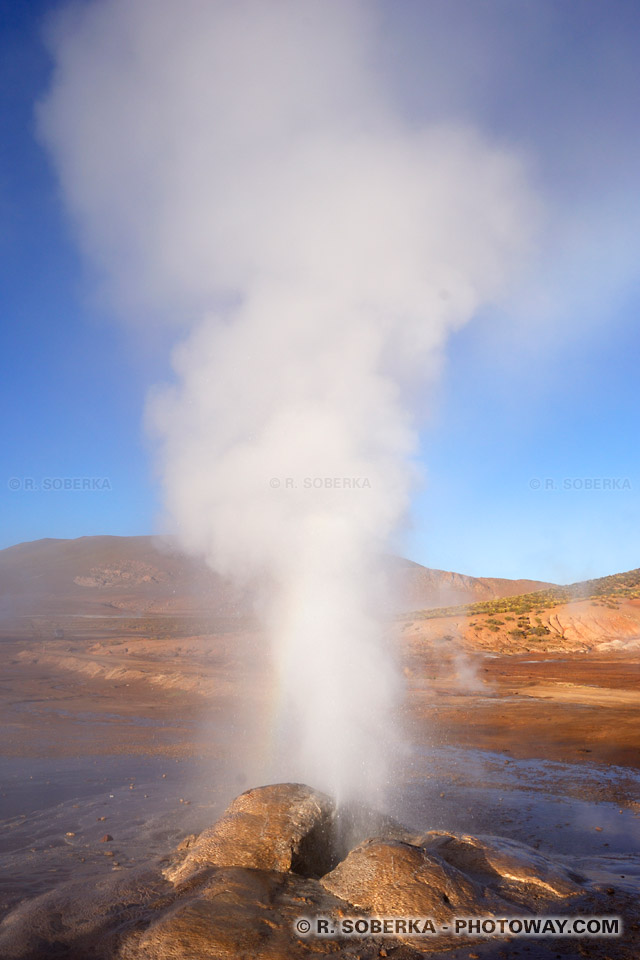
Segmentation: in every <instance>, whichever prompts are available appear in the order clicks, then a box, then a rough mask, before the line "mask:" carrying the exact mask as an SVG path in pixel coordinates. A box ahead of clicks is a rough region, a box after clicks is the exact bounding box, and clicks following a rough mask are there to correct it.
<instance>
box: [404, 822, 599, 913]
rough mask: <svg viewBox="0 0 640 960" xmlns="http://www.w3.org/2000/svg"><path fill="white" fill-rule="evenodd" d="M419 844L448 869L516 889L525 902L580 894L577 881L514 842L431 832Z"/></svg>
mask: <svg viewBox="0 0 640 960" xmlns="http://www.w3.org/2000/svg"><path fill="white" fill-rule="evenodd" d="M421 844H422V845H423V846H425V848H426V849H427V850H429V852H431V853H435V854H436V855H437V856H439V857H440V858H442V859H443V860H445V861H446V862H447V863H449V864H451V866H453V867H456V868H457V869H458V870H461V871H463V872H464V873H466V874H467V875H469V876H472V877H474V878H475V879H481V880H482V881H483V882H485V883H486V884H488V885H489V886H492V887H493V888H494V889H497V890H499V891H503V890H506V889H507V888H508V889H509V891H510V894H511V895H512V894H513V892H514V887H520V888H521V890H522V893H523V894H524V895H525V896H527V897H528V898H529V899H531V897H532V896H533V897H534V898H535V899H538V898H540V897H542V898H558V897H571V896H575V895H576V894H578V893H580V892H581V887H580V886H579V882H578V881H579V880H580V879H581V878H579V877H575V876H573V875H571V873H570V872H569V871H568V870H567V869H566V868H565V867H563V866H562V864H560V863H556V862H553V861H551V860H550V859H549V858H548V857H545V856H543V855H542V854H540V853H538V852H537V851H536V850H532V849H531V848H530V847H525V846H524V845H523V844H521V843H517V842H516V841H515V840H507V839H500V840H498V839H497V838H494V837H492V838H487V837H471V836H466V835H463V836H456V835H455V834H452V833H446V832H443V831H438V830H433V831H431V832H430V833H427V834H425V835H424V836H423V837H422V838H421Z"/></svg>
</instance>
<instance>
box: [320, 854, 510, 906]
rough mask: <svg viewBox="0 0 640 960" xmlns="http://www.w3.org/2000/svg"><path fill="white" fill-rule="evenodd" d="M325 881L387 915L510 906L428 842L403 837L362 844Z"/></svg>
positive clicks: (332, 889) (331, 888) (353, 900)
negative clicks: (432, 849) (427, 847)
mask: <svg viewBox="0 0 640 960" xmlns="http://www.w3.org/2000/svg"><path fill="white" fill-rule="evenodd" d="M320 883H321V885H322V886H323V887H324V889H325V890H328V891H329V892H330V893H333V894H335V896H337V897H340V898H341V899H342V900H346V901H347V902H348V903H350V904H352V905H353V906H354V907H358V909H360V910H363V911H366V912H371V913H373V914H378V915H384V916H399V917H408V916H422V917H432V918H434V919H436V920H446V919H449V918H450V917H452V916H454V915H458V916H460V915H465V916H466V915H469V914H473V913H478V912H483V913H485V914H488V913H491V912H493V911H494V910H497V909H502V910H504V909H505V908H506V907H507V906H508V904H506V903H505V902H504V901H502V900H501V899H500V898H499V897H498V896H497V895H495V894H494V893H493V892H491V891H490V890H489V889H488V888H486V887H485V886H483V885H481V884H479V883H477V882H475V881H474V880H471V879H469V878H468V877H466V876H465V875H464V874H463V873H462V872H461V871H460V870H457V869H456V868H455V867H453V866H451V865H450V864H448V863H447V862H446V861H444V860H441V859H440V858H439V857H437V856H436V855H434V854H430V853H428V852H427V851H426V850H425V849H424V848H423V847H420V846H414V845H413V844H410V843H406V842H401V841H397V840H391V841H389V840H386V841H381V840H368V841H366V842H365V843H362V844H360V846H358V847H356V849H355V850H352V851H351V853H349V855H348V856H347V858H346V859H345V860H343V861H342V863H340V864H338V866H337V867H336V868H335V870H332V871H331V872H330V873H328V874H327V875H326V876H325V877H323V878H322V879H321V881H320Z"/></svg>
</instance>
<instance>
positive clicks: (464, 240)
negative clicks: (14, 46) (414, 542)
mask: <svg viewBox="0 0 640 960" xmlns="http://www.w3.org/2000/svg"><path fill="white" fill-rule="evenodd" d="M373 10H374V8H373V6H372V4H371V3H370V2H369V3H358V2H351V0H268V2H265V0H214V2H212V0H186V2H185V0H180V2H178V0H105V2H100V3H92V4H89V5H87V6H83V7H82V8H77V7H75V8H73V9H72V10H71V11H70V12H69V13H67V14H66V15H65V16H64V17H62V18H60V19H59V20H58V21H57V24H56V27H55V29H54V30H53V32H52V34H51V46H52V50H53V54H54V59H55V65H56V72H55V75H54V79H53V82H52V86H51V90H50V93H49V95H48V96H47V99H46V101H45V102H44V104H43V105H42V106H41V110H40V114H39V117H40V128H41V131H42V135H43V137H44V138H45V140H46V143H47V145H48V147H49V149H50V150H51V152H52V154H53V156H54V159H55V162H56V165H57V168H58V171H59V175H60V178H61V182H62V187H63V190H64V196H65V199H66V202H67V205H68V208H69V210H70V212H71V214H72V216H73V218H74V221H75V224H76V226H77V229H78V232H79V237H80V240H81V242H82V244H83V246H84V248H85V250H86V251H87V252H88V254H89V256H90V258H91V260H92V263H93V264H94V266H95V267H96V268H97V269H98V270H99V271H100V272H101V274H102V276H103V278H104V280H106V281H107V282H108V284H109V287H110V290H111V291H112V295H113V297H114V300H115V303H116V305H117V307H118V309H119V311H120V312H121V313H122V314H123V315H124V316H125V317H127V318H128V319H131V320H132V321H136V320H137V321H140V322H144V323H147V324H151V323H154V322H155V323H159V322H166V320H167V318H169V317H174V318H177V319H179V320H180V321H181V322H183V323H185V324H187V325H188V328H189V329H188V332H187V333H186V334H185V336H184V341H183V342H182V344H181V345H180V347H179V348H178V349H177V350H176V352H175V371H176V383H175V385H174V386H173V387H172V388H170V389H168V390H164V391H161V392H159V393H158V394H157V395H156V396H155V397H154V398H153V400H152V404H151V418H152V420H153V424H154V428H155V429H156V430H157V432H158V434H159V436H160V441H161V460H162V465H163V475H164V481H165V488H166V506H167V511H168V515H169V516H170V518H171V521H172V523H173V525H174V527H175V529H176V531H177V532H178V534H179V535H180V537H181V539H182V542H183V545H184V547H185V548H186V549H187V550H189V551H192V552H194V553H199V554H203V555H204V556H205V557H206V558H207V560H208V562H209V563H210V565H211V566H212V567H213V568H215V569H216V570H218V571H221V572H223V573H225V574H229V575H231V576H233V577H234V578H236V579H244V580H255V579H260V580H261V581H264V579H265V578H268V580H269V582H270V584H271V590H270V603H269V606H268V609H267V612H266V614H265V616H266V619H267V621H268V629H269V632H270V635H271V639H272V644H273V651H274V657H275V662H276V666H277V671H278V677H279V682H280V691H279V703H280V711H279V719H278V724H279V733H280V734H281V736H282V737H284V738H285V739H284V740H282V739H281V747H282V744H283V743H284V744H285V747H284V749H281V753H280V763H281V764H282V766H281V767H279V768H278V769H276V770H274V775H275V776H282V775H283V774H284V775H286V776H291V777H294V776H295V777H297V778H299V779H306V780H309V781H311V782H312V783H314V784H317V785H319V786H321V787H325V788H328V789H331V790H335V791H338V792H340V793H341V794H342V795H343V796H344V795H353V794H354V793H357V792H359V791H363V790H367V791H371V790H374V789H377V788H379V787H380V786H381V784H382V783H383V781H384V777H385V769H386V758H387V754H388V751H389V750H390V749H391V747H392V743H393V736H392V729H393V722H392V720H393V711H394V706H395V703H396V699H397V696H398V681H397V679H396V676H395V670H394V666H393V662H392V658H391V657H390V655H389V653H388V651H387V650H386V648H385V645H384V642H383V630H382V628H381V627H380V625H379V622H378V616H379V612H380V609H381V607H382V603H381V591H382V587H381V583H382V580H381V576H380V567H379V563H380V558H381V556H382V555H383V554H384V550H385V545H386V544H388V542H389V538H390V537H391V536H392V534H393V532H394V530H396V529H397V526H398V524H399V522H400V521H401V519H402V518H403V516H404V514H405V512H406V510H407V508H408V504H409V496H410V485H411V476H412V470H411V467H410V461H411V457H412V454H413V453H414V451H415V450H416V445H417V440H416V434H415V427H414V426H413V415H412V411H411V409H410V406H411V403H410V402H409V397H410V396H415V394H416V390H415V385H416V383H418V382H419V381H420V380H421V379H422V380H424V379H428V378H430V377H432V376H433V373H434V371H435V369H436V367H437V362H438V357H439V353H440V351H441V350H442V347H443V343H444V341H445V339H446V337H447V334H448V332H449V331H451V330H452V329H454V328H456V327H459V326H460V325H461V324H463V323H465V322H466V321H467V320H469V319H470V317H471V316H472V315H473V314H474V312H475V311H476V310H477V309H478V308H479V306H481V305H482V304H484V303H485V302H487V301H489V300H492V299H494V298H496V297H497V296H499V295H500V293H501V291H502V289H503V287H504V285H505V283H506V281H507V278H508V277H509V275H510V272H511V271H512V269H513V268H514V266H515V265H516V264H517V263H518V261H519V260H520V258H521V257H522V254H523V251H524V250H525V248H526V245H527V243H528V240H529V234H530V225H531V221H532V219H533V213H532V210H533V205H532V203H531V200H530V197H529V196H528V192H527V189H526V186H525V184H524V177H523V174H522V170H521V167H520V164H519V162H518V160H517V159H516V158H514V157H513V156H510V155H509V154H508V153H507V152H506V151H505V150H503V149H500V148H498V147H496V146H494V145H492V144H490V143H488V142H487V141H486V140H485V139H483V137H482V136H481V135H480V134H479V133H478V132H476V131H473V130H470V129H462V128H455V127H453V126H452V127H447V126H439V127H437V128H431V129H420V128H414V127H410V126H409V125H407V123H406V122H402V121H401V120H400V119H399V118H398V116H397V114H396V112H395V111H394V108H393V104H391V103H390V102H389V99H388V97H387V95H386V93H385V90H384V89H383V88H382V86H381V84H380V82H379V79H378V77H377V74H376V69H375V53H376V44H377V43H378V42H380V39H379V38H376V35H375V23H374V22H373V19H372V13H373ZM324 478H331V480H332V481H333V478H338V479H339V480H340V481H341V484H342V485H341V486H338V487H336V485H335V484H333V485H331V486H330V485H327V483H326V481H325V479H324ZM345 481H348V483H349V484H350V486H346V485H345ZM309 482H310V483H311V486H309V485H308V484H309ZM278 483H279V484H280V485H279V486H277V484H278ZM317 483H319V484H320V486H315V485H314V484H317ZM285 755H286V762H285V760H284V759H283V757H284V756H285Z"/></svg>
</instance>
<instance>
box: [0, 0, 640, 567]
mask: <svg viewBox="0 0 640 960" xmlns="http://www.w3.org/2000/svg"><path fill="white" fill-rule="evenodd" d="M56 6H57V4H55V3H48V2H47V3H35V4H29V5H16V4H12V3H2V4H0V10H1V11H2V21H1V35H0V63H1V64H2V66H1V68H0V69H1V74H0V79H1V93H0V97H1V107H2V114H1V115H2V128H3V129H2V153H1V155H0V211H1V216H2V226H1V233H0V254H1V263H0V285H1V287H2V291H3V294H2V307H1V309H2V329H1V334H0V335H1V341H0V357H1V363H2V380H1V382H2V391H3V410H4V417H3V428H2V429H3V436H2V446H1V454H0V455H1V461H2V462H1V466H0V509H1V511H2V532H1V537H0V546H9V545H11V544H13V543H16V542H20V541H24V540H31V539H38V538H40V537H75V536H82V535H90V534H99V533H110V534H123V535H126V534H142V533H149V532H153V531H154V530H156V529H157V524H158V516H159V514H160V508H161V495H160V490H159V486H158V483H157V482H156V479H155V476H154V468H153V457H152V455H151V449H150V443H149V441H148V440H147V438H146V436H145V431H144V427H143V423H142V420H143V411H144V403H145V396H146V395H147V392H148V390H149V389H150V388H151V387H152V385H153V384H155V383H157V382H158V381H162V380H163V379H165V378H166V377H167V376H168V375H169V372H168V361H167V352H168V350H167V348H168V345H169V343H170V342H171V334H170V333H169V332H165V333H163V334H157V336H156V338H154V340H153V342H149V338H139V339H136V336H135V334H133V333H132V332H131V330H124V329H123V328H122V327H121V326H120V325H119V324H118V323H117V322H115V321H114V318H113V317H112V316H111V315H110V311H109V307H108V305H106V304H104V303H102V302H100V300H99V299H98V297H97V295H96V293H95V288H94V287H93V284H92V277H91V274H90V272H89V271H88V269H87V266H86V264H85V263H84V262H83V260H82V259H81V257H80V255H79V253H78V250H77V247H76V244H75V240H74V236H73V232H72V228H71V226H70V224H69V222H68V220H67V217H66V215H65V212H64V210H63V206H62V203H61V199H60V196H59V193H58V187H57V183H56V178H55V174H54V171H53V170H52V168H51V165H50V162H49V159H48V157H47V155H46V153H45V152H44V150H43V149H42V148H41V146H40V145H39V143H38V142H37V139H36V137H35V124H34V113H33V111H34V104H35V102H36V101H37V100H38V99H39V98H40V97H41V96H42V95H43V93H44V91H45V90H46V87H47V84H48V82H49V74H50V63H49V57H48V54H47V51H46V49H45V47H44V45H43V43H42V40H41V33H42V23H43V19H44V18H45V17H46V16H47V15H48V13H49V12H50V11H51V10H52V9H54V8H55V7H56ZM379 11H380V16H382V17H383V18H384V19H385V21H386V26H387V29H386V32H385V37H386V43H385V46H384V48H383V49H382V50H381V51H380V70H381V71H384V72H386V73H387V74H388V75H389V77H390V78H391V81H392V83H393V84H394V86H395V88H396V90H397V93H398V99H399V102H401V103H402V104H403V106H404V109H405V110H406V113H407V116H408V117H409V119H410V120H411V119H412V118H415V119H416V122H418V121H420V122H424V121H438V120H442V119H450V118H452V117H453V118H455V119H456V120H460V121H462V122H464V121H473V122H474V123H476V124H478V125H479V126H480V127H481V128H482V129H485V130H487V131H488V132H490V133H491V134H492V135H493V136H495V137H498V138H500V139H502V140H503V141H504V142H505V143H508V144H509V145H515V147H516V148H517V149H519V150H520V151H522V153H523V155H524V156H526V158H527V162H528V163H529V165H530V168H531V171H532V178H533V180H534V182H535V183H536V184H537V186H538V188H539V190H540V193H541V195H542V196H543V197H544V199H545V205H546V213H545V216H546V217H547V219H548V223H547V225H546V231H547V232H546V233H545V237H551V238H552V239H553V242H552V243H550V244H549V245H547V246H545V247H543V248H542V249H540V250H539V251H538V253H537V255H536V258H535V262H534V263H533V264H532V266H531V270H530V274H529V275H528V276H527V278H525V280H524V281H523V284H524V289H525V290H528V291H529V296H523V295H522V293H520V294H519V296H518V297H517V298H514V300H513V302H512V303H509V302H507V303H506V304H504V305H502V306H501V308H500V310H497V309H495V310H493V311H484V312H483V313H482V314H481V315H479V316H478V317H476V318H475V319H474V320H473V321H472V322H471V323H470V324H469V325H468V326H466V327H465V328H463V329H462V330H461V331H459V332H458V333H456V334H454V335H453V336H452V337H451V338H450V340H449V342H448V346H447V352H446V357H445V361H444V363H443V368H442V373H441V376H440V379H439V382H438V384H437V386H436V388H435V391H432V392H430V393H429V395H428V398H425V405H424V415H423V421H422V424H421V438H422V449H421V455H420V466H421V469H422V471H423V474H424V482H423V484H422V486H421V487H420V489H418V490H416V493H415V496H414V506H413V516H412V519H411V521H410V523H409V524H408V527H407V530H406V531H405V535H404V538H403V540H402V542H401V543H400V544H399V547H400V549H402V550H403V551H404V552H405V553H406V555H408V556H410V557H411V558H412V559H415V560H417V561H419V562H421V563H425V564H426V565H428V566H433V567H439V568H442V569H452V570H457V571H459V572H462V573H467V574H473V575H482V576H504V577H534V578H539V579H544V580H552V581H557V582H571V581H575V580H579V579H584V578H586V577H592V576H601V575H605V574H608V573H613V572H618V571H620V570H625V569H630V568H633V567H636V566H638V563H639V562H640V560H639V559H638V550H637V544H638V540H639V537H638V534H639V533H640V509H639V508H640V492H639V491H640V470H639V466H640V452H639V449H640V448H639V445H638V426H637V423H638V408H639V404H638V400H639V396H640V386H639V380H638V358H639V356H640V328H639V324H638V309H639V307H640V283H639V280H638V263H640V257H639V256H638V253H639V250H638V247H639V241H638V237H639V235H640V233H639V228H640V199H639V198H640V190H639V182H638V181H639V180H640V175H639V174H638V172H637V171H638V170H640V134H639V132H638V124H637V111H638V104H639V99H640V80H639V67H638V63H640V56H639V54H640V50H639V49H638V48H639V47H640V39H638V38H639V37H640V10H639V8H638V7H637V5H636V4H634V3H630V2H629V3H627V2H612V3H609V4H606V5H603V4H600V3H596V2H593V0H587V2H585V3H581V4H579V5H577V4H574V3H568V2H566V3H554V4H551V3H539V2H536V3H518V4H515V3H497V2H493V3H486V4H482V5H480V4H477V3H467V2H456V3H453V4H452V3H439V2H431V3H427V4H425V3H422V2H406V3H404V4H403V5H401V6H399V5H397V4H393V3H391V2H387V3H382V4H379ZM426 52H428V54H429V56H426V55H425V53H426ZM452 61H453V62H454V63H455V64H456V65H457V68H456V69H455V70H453V71H452V69H451V62H452ZM521 289H522V288H521ZM85 478H86V479H89V480H93V479H95V480H100V481H102V483H101V487H102V489H99V490H97V489H90V490H70V491H66V492H65V491H64V490H55V489H51V490H43V489H38V490H34V489H30V483H31V482H32V483H33V485H35V486H38V487H40V488H42V487H43V486H44V481H45V480H46V479H49V480H51V481H55V483H52V485H54V486H55V485H60V484H62V485H64V481H65V480H66V481H67V482H71V483H72V484H73V483H74V481H77V480H80V481H82V480H83V479H85ZM105 480H106V481H107V483H106V484H105V483H104V481H105ZM604 481H609V482H608V483H605V482H604ZM538 483H539V484H540V486H539V487H538V486H537V484H538ZM14 486H17V487H18V489H13V487H14ZM589 487H591V489H589Z"/></svg>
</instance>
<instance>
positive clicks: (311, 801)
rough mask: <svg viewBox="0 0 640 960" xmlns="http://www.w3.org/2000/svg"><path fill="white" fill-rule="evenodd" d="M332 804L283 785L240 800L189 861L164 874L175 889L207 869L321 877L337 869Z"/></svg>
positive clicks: (295, 786)
mask: <svg viewBox="0 0 640 960" xmlns="http://www.w3.org/2000/svg"><path fill="white" fill-rule="evenodd" d="M334 816H335V805H334V803H333V801H332V800H331V799H330V798H329V797H328V796H326V795H325V794H323V793H319V792H318V791H317V790H312V789H311V787H307V786H304V785H302V784H289V783H285V784H282V783H279V784H273V785H271V786H267V787H260V788H258V789H255V790H248V791H247V792H246V793H243V794H241V795H240V796H239V797H236V799H235V800H234V801H233V803H232V804H231V805H230V806H229V807H228V808H227V810H226V812H225V813H224V814H223V816H222V817H221V818H220V820H218V822H217V823H215V824H214V825H213V827H210V828H209V829H208V830H205V831H203V833H201V834H200V836H199V837H198V839H197V840H196V841H195V843H194V844H193V845H191V846H190V848H189V851H188V854H187V856H186V858H185V859H184V860H183V861H182V862H181V863H179V864H177V865H175V866H173V867H170V868H168V869H167V870H166V871H165V876H166V877H167V879H169V880H172V881H173V882H175V883H179V882H182V881H184V880H186V879H187V878H189V877H191V876H192V875H193V874H194V873H196V872H197V871H198V870H199V869H201V868H202V867H212V866H218V867H251V868H252V869H255V870H275V871H277V872H278V873H286V872H287V871H288V870H293V871H294V872H299V873H303V874H304V875H306V876H322V874H323V873H326V872H327V871H328V870H329V869H330V868H331V864H332V859H333V856H334V854H333V849H332V844H331V835H332V831H331V825H332V823H333V819H334Z"/></svg>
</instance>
